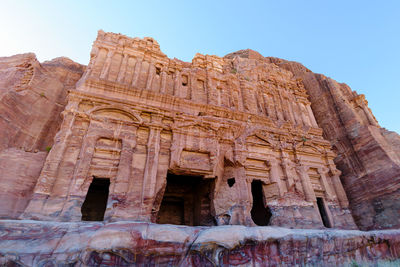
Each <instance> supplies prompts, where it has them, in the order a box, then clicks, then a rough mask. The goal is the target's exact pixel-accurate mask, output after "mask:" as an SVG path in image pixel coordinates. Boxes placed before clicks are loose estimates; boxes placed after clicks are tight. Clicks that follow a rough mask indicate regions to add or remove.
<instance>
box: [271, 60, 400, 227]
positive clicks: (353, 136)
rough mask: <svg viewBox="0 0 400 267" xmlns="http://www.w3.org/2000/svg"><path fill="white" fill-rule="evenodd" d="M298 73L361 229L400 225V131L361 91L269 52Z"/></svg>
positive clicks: (276, 62)
mask: <svg viewBox="0 0 400 267" xmlns="http://www.w3.org/2000/svg"><path fill="white" fill-rule="evenodd" d="M270 61H271V62H273V63H275V64H276V65H278V66H279V67H281V68H283V69H286V70H289V71H291V72H292V73H294V74H295V77H297V78H300V79H302V81H303V84H304V87H305V88H306V90H307V93H308V94H309V98H310V101H311V106H312V109H313V111H314V114H315V118H316V120H317V122H318V125H319V126H320V127H321V128H322V129H323V130H324V137H325V138H326V139H327V140H329V141H330V142H331V144H332V146H333V149H334V151H335V153H337V155H338V156H337V157H336V158H335V163H336V166H337V167H338V169H339V170H340V171H341V172H342V173H341V180H342V182H343V185H344V188H345V190H346V192H347V196H348V197H349V200H350V208H351V210H352V214H353V217H354V219H355V221H356V223H357V225H358V226H359V227H360V229H363V230H371V229H388V228H399V227H400V201H399V199H400V149H399V148H400V147H399V144H400V136H399V135H398V134H397V133H395V132H390V131H388V130H386V129H384V128H381V127H380V126H379V124H378V122H377V120H376V119H375V117H374V115H373V114H372V112H371V110H370V109H369V108H368V102H367V100H366V99H365V96H364V95H362V94H361V95H359V94H357V93H356V92H355V91H352V90H351V89H350V87H349V86H347V85H346V84H341V83H338V82H336V81H334V80H332V79H330V78H328V77H325V76H324V75H322V74H315V73H313V72H311V71H310V70H308V69H307V68H305V67H304V66H302V65H301V64H299V63H296V62H288V61H284V60H281V59H276V58H270Z"/></svg>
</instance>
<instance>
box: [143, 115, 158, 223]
mask: <svg viewBox="0 0 400 267" xmlns="http://www.w3.org/2000/svg"><path fill="white" fill-rule="evenodd" d="M160 121H161V116H158V115H154V114H153V115H152V122H153V123H157V122H160ZM161 130H162V128H161V127H159V126H156V125H152V126H150V133H149V138H148V142H147V156H146V165H145V169H144V176H143V193H142V207H141V215H142V216H143V218H145V219H147V220H150V219H151V208H152V204H153V200H154V197H155V188H156V182H157V170H158V158H159V153H160V136H161Z"/></svg>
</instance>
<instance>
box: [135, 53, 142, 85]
mask: <svg viewBox="0 0 400 267" xmlns="http://www.w3.org/2000/svg"><path fill="white" fill-rule="evenodd" d="M142 61H143V59H142V58H138V59H137V61H136V64H135V70H134V72H133V78H132V86H133V87H136V86H137V83H138V81H139V76H140V70H141V68H142Z"/></svg>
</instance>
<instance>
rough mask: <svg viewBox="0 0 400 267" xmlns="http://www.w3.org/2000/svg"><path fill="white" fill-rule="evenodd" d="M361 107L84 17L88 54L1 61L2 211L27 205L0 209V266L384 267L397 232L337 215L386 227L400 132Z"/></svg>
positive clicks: (395, 252) (296, 79) (395, 213)
mask: <svg viewBox="0 0 400 267" xmlns="http://www.w3.org/2000/svg"><path fill="white" fill-rule="evenodd" d="M78 80H79V81H78ZM367 104H368V103H367V101H366V100H365V97H364V96H363V95H358V94H357V93H356V92H353V91H351V89H350V88H349V87H348V86H347V85H345V84H339V83H337V82H336V81H334V80H332V79H330V78H327V77H325V76H323V75H320V74H315V73H312V72H311V71H310V70H308V69H307V68H305V67H304V66H302V65H301V64H299V63H295V62H288V61H285V60H281V59H276V58H265V57H263V56H262V55H261V54H259V53H257V52H255V51H252V50H249V49H248V50H241V51H237V52H234V53H231V54H228V55H226V56H225V57H217V56H210V55H201V54H196V56H195V57H194V58H193V60H192V62H191V63H189V62H182V61H180V60H178V59H169V58H168V57H167V56H166V55H165V54H163V53H162V52H161V50H160V47H159V45H158V43H157V42H156V41H155V40H154V39H152V38H148V37H146V38H144V39H140V38H129V37H127V36H124V35H121V34H113V33H105V32H103V31H99V33H98V37H97V39H96V41H95V42H94V44H93V48H92V51H91V59H90V62H89V65H88V67H87V68H86V67H85V66H82V65H80V64H77V63H74V62H73V61H71V60H69V59H67V58H57V59H54V60H51V61H47V62H43V63H39V62H38V61H37V59H36V57H35V56H34V54H23V55H16V56H13V57H8V58H0V137H1V138H0V201H1V203H2V205H1V207H0V217H1V218H2V219H16V218H19V219H32V220H36V221H29V220H22V221H11V220H10V221H8V220H2V221H0V264H2V265H7V266H8V265H11V266H15V265H16V266H53V265H56V266H57V265H58V266H65V265H74V266H88V265H89V266H98V265H103V266H105V265H112V266H131V265H168V266H171V265H174V266H179V265H181V266H200V265H201V266H203V265H204V266H208V265H210V266H211V265H212V266H215V265H218V266H219V265H221V266H228V265H233V266H237V265H240V266H249V265H251V266H253V265H256V266H258V265H262V266H264V265H265V266H276V265H281V266H292V265H295V264H298V265H313V266H315V265H317V266H318V265H321V266H347V265H352V264H354V263H358V264H366V265H376V264H387V265H389V266H391V265H393V266H396V264H398V259H399V258H400V255H399V254H400V252H399V247H400V245H399V244H400V241H399V240H400V234H399V231H398V230H392V231H371V232H360V231H355V230H339V229H357V226H358V227H359V228H360V229H363V230H370V229H387V228H393V229H398V228H399V226H400V212H399V211H400V202H399V199H400V195H399V194H400V183H399V181H400V180H399V179H400V178H399V177H400V167H399V163H400V161H399V159H400V137H399V135H398V134H397V133H394V132H390V131H387V130H386V129H383V128H381V127H380V126H379V124H378V122H377V121H376V119H375V118H374V116H373V114H372V112H371V110H370V109H369V108H368V105H367ZM60 115H61V116H60ZM48 152H49V153H48ZM342 183H343V185H344V187H343V186H342ZM348 199H349V200H350V204H349V200H348ZM353 218H354V219H355V222H356V224H355V222H354V219H353ZM40 221H47V222H40ZM89 221H104V222H89ZM132 221H136V222H132ZM138 221H139V222H138ZM154 223H158V224H154ZM171 224H173V225H171ZM183 225H189V226H196V227H189V226H183ZM256 225H259V226H267V225H268V226H267V227H255V226H256ZM249 226H252V227H249ZM271 226H273V227H271ZM289 228H299V229H289ZM328 228H333V230H328ZM305 229H310V230H305ZM311 229H314V230H311ZM316 229H325V230H316ZM27 247H29V249H26V248H27ZM396 260H397V261H396Z"/></svg>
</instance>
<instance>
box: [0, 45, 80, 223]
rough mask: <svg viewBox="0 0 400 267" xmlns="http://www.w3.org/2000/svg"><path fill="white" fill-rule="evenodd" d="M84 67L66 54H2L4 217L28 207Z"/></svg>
mask: <svg viewBox="0 0 400 267" xmlns="http://www.w3.org/2000/svg"><path fill="white" fill-rule="evenodd" d="M84 70H85V67H84V66H82V65H80V64H77V63H75V62H73V61H71V60H70V59H67V58H56V59H53V60H51V61H46V62H43V63H39V62H38V61H37V59H36V56H35V55H34V54H32V53H31V54H22V55H15V56H12V57H2V58H0V203H1V205H0V218H18V216H19V215H20V214H21V212H22V211H24V209H25V208H26V205H27V203H28V201H29V200H30V198H31V195H32V192H33V188H34V186H35V184H36V182H37V179H38V177H39V174H40V171H41V169H42V167H43V163H44V161H45V159H46V156H47V151H46V148H47V150H48V149H50V148H51V146H52V145H53V139H54V136H55V134H56V132H57V131H58V129H59V126H60V123H61V121H62V118H61V115H60V114H61V112H62V111H63V110H64V107H65V104H66V103H67V94H68V90H70V89H72V88H73V87H74V86H75V84H76V82H77V81H78V79H79V78H80V77H81V76H82V74H83V72H84Z"/></svg>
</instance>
